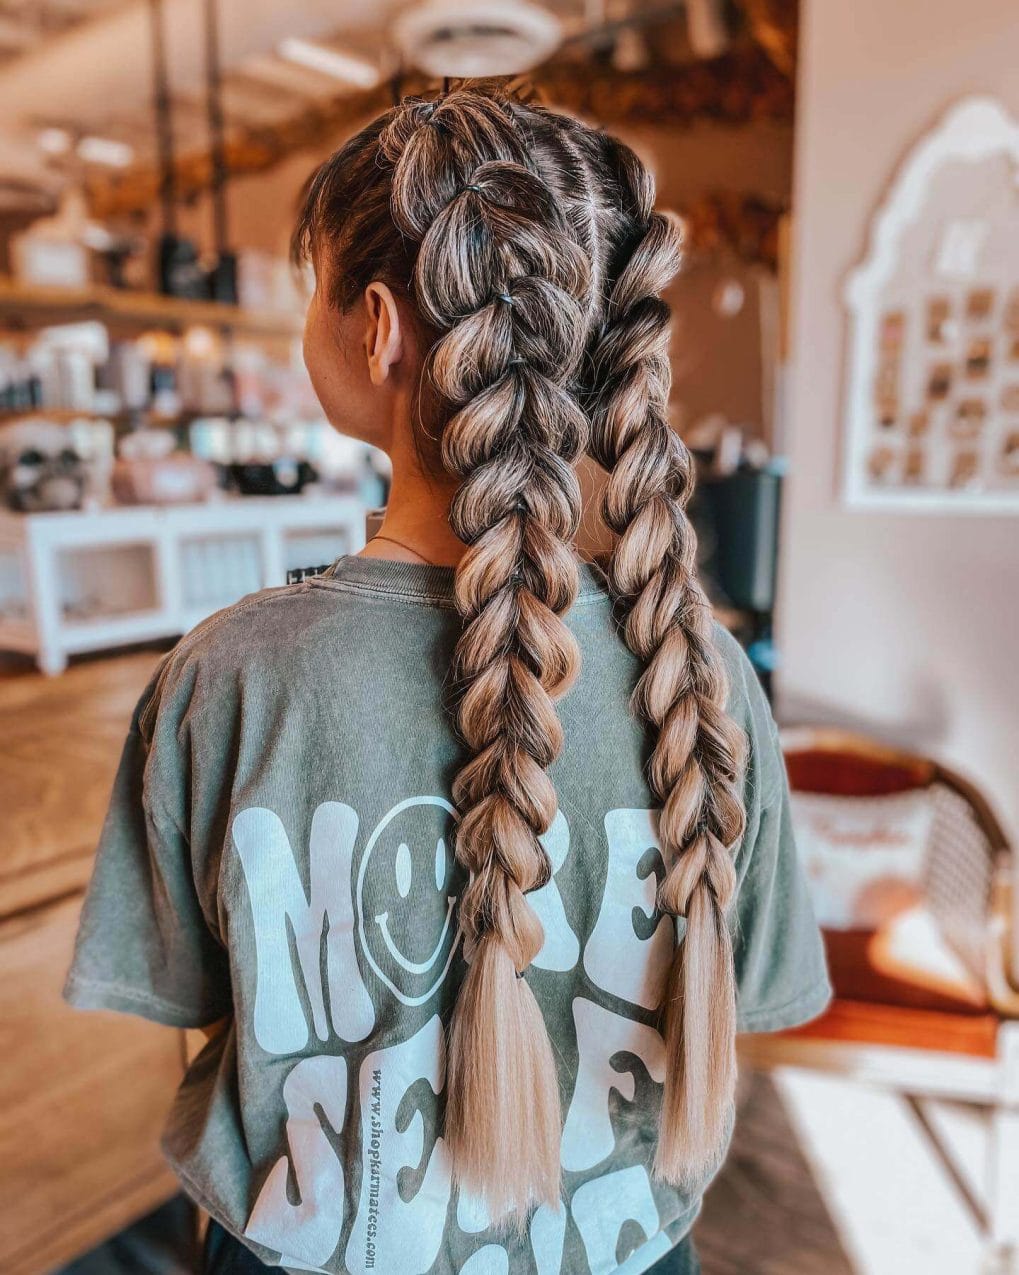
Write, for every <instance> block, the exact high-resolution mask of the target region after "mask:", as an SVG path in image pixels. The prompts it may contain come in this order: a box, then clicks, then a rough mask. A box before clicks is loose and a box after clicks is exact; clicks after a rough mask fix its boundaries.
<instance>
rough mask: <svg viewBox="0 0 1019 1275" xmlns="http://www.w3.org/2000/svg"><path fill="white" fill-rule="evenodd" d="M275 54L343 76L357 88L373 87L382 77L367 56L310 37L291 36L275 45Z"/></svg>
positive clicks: (325, 73)
mask: <svg viewBox="0 0 1019 1275" xmlns="http://www.w3.org/2000/svg"><path fill="white" fill-rule="evenodd" d="M278 52H279V55H280V57H281V58H284V59H285V60H286V61H287V62H296V63H297V64H298V65H299V66H306V67H308V68H309V70H312V71H319V72H320V73H321V74H322V75H331V76H332V77H333V79H334V80H346V81H347V83H348V84H356V85H357V87H358V88H360V89H373V88H374V87H375V86H376V85H377V84H378V82H379V80H380V79H381V78H382V76H381V74H380V72H379V68H378V67H377V66H376V65H375V63H374V62H369V61H368V59H367V58H362V57H359V56H358V55H357V54H356V53H345V52H344V51H343V50H342V49H333V48H328V47H327V46H326V45H324V44H314V43H312V41H311V40H299V39H298V38H297V37H296V36H291V37H290V38H289V39H286V40H284V41H283V43H282V44H281V45H280V46H279V50H278Z"/></svg>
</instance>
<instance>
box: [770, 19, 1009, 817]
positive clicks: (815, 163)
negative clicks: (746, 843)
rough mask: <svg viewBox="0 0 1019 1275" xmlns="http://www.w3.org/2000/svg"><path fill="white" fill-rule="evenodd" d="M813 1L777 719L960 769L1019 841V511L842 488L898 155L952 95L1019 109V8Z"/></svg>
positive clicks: (798, 176)
mask: <svg viewBox="0 0 1019 1275" xmlns="http://www.w3.org/2000/svg"><path fill="white" fill-rule="evenodd" d="M802 10H803V17H804V30H803V33H802V37H801V70H800V89H799V97H798V121H797V138H796V156H795V193H794V200H793V207H794V210H795V217H796V221H795V230H794V247H793V261H794V265H793V271H794V274H793V337H792V358H793V368H792V396H791V420H790V423H789V456H790V461H791V479H790V483H789V490H788V499H787V502H786V511H785V522H784V536H783V550H782V553H783V560H782V575H781V591H782V597H781V602H780V611H779V637H780V640H781V643H782V646H783V650H784V659H785V667H784V671H783V673H782V677H781V682H780V695H781V699H780V711H781V713H782V715H783V717H784V718H785V719H786V720H797V719H800V720H802V719H810V720H829V721H841V722H843V723H846V724H855V725H858V726H861V727H863V728H865V729H869V730H872V731H874V732H875V733H877V734H879V735H882V736H884V737H886V738H887V739H889V740H892V741H896V742H902V743H905V744H908V745H911V746H914V747H916V748H918V749H919V750H921V751H926V752H929V753H932V754H934V755H936V756H939V757H941V758H942V759H943V760H945V761H947V762H949V763H953V764H955V765H956V766H957V767H958V768H959V769H961V770H964V771H966V772H968V773H969V774H970V775H971V776H972V777H974V778H975V779H977V780H978V781H980V782H982V783H983V784H984V785H985V787H987V789H988V790H989V792H990V795H991V797H992V799H993V800H994V801H995V802H996V804H997V806H998V809H999V811H1000V812H1001V814H1002V815H1003V816H1004V818H1005V820H1006V822H1007V823H1008V824H1010V825H1011V828H1012V830H1013V831H1015V830H1016V829H1017V828H1019V775H1017V770H1019V725H1017V712H1019V518H1003V517H986V516H973V515H950V516H931V515H926V514H925V515H919V516H918V515H907V514H886V513H860V512H855V511H854V512H849V511H847V510H846V509H844V508H842V507H841V506H840V504H839V501H838V495H837V486H836V483H837V479H838V451H839V439H840V429H841V422H840V403H841V395H842V376H843V355H844V338H845V331H846V328H845V322H844V316H843V310H842V306H841V300H840V293H841V285H842V281H843V279H844V276H845V273H846V271H847V270H848V269H849V268H850V267H851V266H852V265H853V264H854V262H855V261H856V260H857V259H858V258H859V256H860V255H861V253H862V251H863V247H864V238H865V231H866V226H867V222H868V218H869V215H870V213H871V211H872V209H873V208H874V207H875V205H876V204H877V202H878V201H879V200H880V198H881V196H882V194H883V193H884V190H885V187H886V184H887V183H888V181H889V179H890V177H891V175H892V173H893V171H894V168H895V165H896V163H897V161H898V160H899V159H900V158H901V157H902V156H903V155H904V153H905V152H906V151H907V150H908V148H909V146H910V145H911V144H912V142H913V141H914V140H915V139H916V138H917V137H918V136H919V135H921V134H922V133H923V132H924V131H925V130H926V129H927V128H928V127H929V126H930V125H931V124H932V123H933V122H934V121H935V120H936V119H937V118H938V117H939V115H940V114H941V112H942V111H943V109H944V108H945V107H946V106H947V105H948V104H949V103H950V102H951V101H952V100H954V99H955V98H957V97H959V96H962V95H964V94H966V93H971V92H974V91H979V92H985V93H986V92H989V93H992V94H996V95H998V96H999V97H1000V98H1001V99H1002V100H1003V101H1004V102H1005V103H1006V105H1007V106H1008V107H1009V109H1010V110H1011V111H1012V112H1013V113H1017V114H1019V9H1017V8H1016V6H1015V3H1014V0H967V2H966V3H965V4H962V5H960V4H959V3H957V0H893V2H892V3H889V0H853V2H852V3H851V4H846V3H836V2H835V0H803V5H802ZM1017 198H1019V195H1017Z"/></svg>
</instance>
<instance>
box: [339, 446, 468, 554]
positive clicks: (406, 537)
mask: <svg viewBox="0 0 1019 1275" xmlns="http://www.w3.org/2000/svg"><path fill="white" fill-rule="evenodd" d="M391 459H392V462H393V480H392V485H391V487H390V492H389V503H388V504H387V505H386V512H385V516H384V518H383V520H382V526H381V527H380V528H379V531H378V533H377V536H378V538H377V539H374V540H370V541H369V542H368V544H367V545H366V546H365V547H364V549H363V550H362V551H361V556H362V557H365V558H387V559H389V560H390V561H396V562H426V563H430V564H431V565H432V566H437V567H455V566H456V564H457V563H458V562H459V561H460V559H461V558H462V557H463V554H464V551H465V545H464V543H463V541H462V540H459V539H457V537H456V536H455V535H454V534H453V529H452V528H451V527H450V525H449V506H450V502H451V501H452V499H453V495H454V493H455V491H456V488H457V482H456V480H455V479H452V478H445V477H442V478H435V477H432V476H430V475H427V474H424V473H422V471H421V466H420V464H419V463H418V461H417V457H416V456H412V457H406V456H401V455H399V454H394V455H392V457H391Z"/></svg>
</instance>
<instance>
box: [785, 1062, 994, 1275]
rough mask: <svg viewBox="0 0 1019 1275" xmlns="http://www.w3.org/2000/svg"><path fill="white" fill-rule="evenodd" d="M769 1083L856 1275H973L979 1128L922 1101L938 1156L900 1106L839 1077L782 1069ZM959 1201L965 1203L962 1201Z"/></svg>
mask: <svg viewBox="0 0 1019 1275" xmlns="http://www.w3.org/2000/svg"><path fill="white" fill-rule="evenodd" d="M773 1081H774V1084H775V1088H776V1090H777V1091H778V1093H779V1095H780V1097H781V1099H782V1102H783V1104H784V1106H785V1108H786V1112H787V1114H788V1116H789V1120H790V1122H791V1123H792V1125H793V1128H794V1129H795V1130H796V1133H797V1136H798V1138H799V1141H800V1143H801V1146H802V1149H803V1152H804V1154H805V1155H806V1157H807V1159H808V1160H809V1162H810V1165H811V1168H812V1170H813V1172H814V1176H815V1180H816V1182H817V1186H818V1189H819V1190H820V1192H821V1194H822V1196H823V1197H824V1200H825V1203H826V1205H827V1207H828V1209H829V1212H830V1213H831V1217H832V1221H833V1222H834V1224H835V1226H836V1228H837V1230H838V1232H839V1237H840V1239H841V1241H842V1244H843V1247H844V1248H845V1251H846V1253H847V1255H848V1256H849V1259H850V1261H851V1262H852V1263H853V1267H854V1270H855V1271H857V1272H858V1275H914V1273H915V1275H921V1273H922V1275H977V1273H978V1272H980V1271H981V1269H982V1267H981V1261H982V1258H983V1241H982V1237H981V1234H980V1227H979V1221H978V1218H977V1217H975V1216H974V1212H973V1208H972V1207H971V1203H975V1204H976V1205H977V1207H978V1208H982V1207H983V1205H984V1202H985V1199H986V1174H985V1171H984V1165H985V1161H986V1149H987V1122H986V1119H985V1118H984V1116H983V1115H982V1114H980V1113H979V1112H977V1111H976V1110H975V1109H972V1108H968V1107H965V1106H963V1105H960V1104H951V1103H942V1102H932V1101H926V1102H924V1103H923V1104H922V1108H921V1109H922V1112H923V1115H924V1117H925V1119H926V1120H927V1122H928V1123H929V1124H930V1126H931V1127H932V1128H933V1129H935V1130H936V1132H937V1135H938V1137H939V1139H941V1140H942V1141H943V1143H944V1145H945V1147H946V1149H947V1150H948V1152H949V1154H950V1156H951V1160H952V1164H953V1166H954V1172H955V1175H957V1179H958V1180H956V1178H954V1177H953V1172H952V1171H950V1170H949V1169H948V1168H947V1167H946V1166H945V1165H944V1164H943V1163H942V1162H941V1160H940V1159H939V1157H938V1156H937V1154H936V1153H935V1151H934V1149H933V1147H932V1144H931V1141H930V1138H929V1136H928V1134H927V1132H926V1131H925V1129H924V1126H923V1122H922V1121H921V1120H920V1119H919V1118H918V1116H917V1114H916V1112H915V1111H914V1110H913V1109H912V1107H911V1106H910V1104H909V1102H908V1101H907V1100H906V1099H904V1098H902V1097H901V1096H899V1095H897V1094H894V1093H888V1092H885V1091H882V1090H879V1089H875V1088H872V1087H869V1086H865V1085H861V1084H858V1083H856V1082H854V1081H851V1080H846V1079H844V1078H842V1077H837V1076H828V1075H822V1074H818V1073H816V1072H810V1071H801V1070H798V1069H793V1068H781V1069H779V1070H777V1071H775V1072H774V1074H773ZM967 1194H969V1195H970V1196H971V1201H967V1198H966V1197H967Z"/></svg>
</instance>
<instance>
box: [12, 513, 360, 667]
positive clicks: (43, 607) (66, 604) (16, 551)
mask: <svg viewBox="0 0 1019 1275" xmlns="http://www.w3.org/2000/svg"><path fill="white" fill-rule="evenodd" d="M364 519H365V508H364V505H363V504H362V502H361V501H360V500H358V499H356V498H354V497H348V496H343V497H326V496H321V497H311V496H308V497H304V496H265V497H254V496H252V497H242V498H237V499H233V500H219V501H215V502H210V503H208V504H205V505H178V506H174V507H168V508H155V507H149V506H145V507H138V508H130V507H121V508H113V509H100V510H86V511H81V512H72V513H41V514H15V513H9V512H6V511H0V564H2V567H3V570H2V572H0V582H2V588H3V598H2V599H0V601H4V602H6V604H7V606H8V607H9V608H10V609H11V610H12V611H14V612H16V613H15V614H11V615H9V616H6V617H5V616H4V614H3V611H2V609H0V650H11V651H23V652H28V653H29V654H32V655H34V656H35V657H36V662H37V663H38V665H39V667H40V668H41V669H42V670H43V671H44V672H46V673H59V672H61V671H62V670H63V669H64V668H65V667H66V665H67V659H68V656H70V655H74V654H78V653H79V652H82V651H95V650H103V649H105V648H108V647H113V646H122V645H126V644H128V643H131V642H144V641H149V640H151V639H153V638H160V637H173V636H176V635H178V634H181V633H186V632H187V631H188V630H189V629H191V628H193V627H194V625H195V624H197V623H199V622H200V621H201V620H203V619H205V617H206V616H207V615H210V614H211V613H212V612H213V611H217V610H219V609H220V608H221V607H224V606H228V605H230V603H232V602H235V601H237V599H238V598H240V597H242V596H243V595H244V594H246V593H251V592H253V591H255V590H256V589H258V588H260V587H267V586H272V585H281V584H284V583H285V582H286V572H287V569H288V568H289V567H295V566H314V565H317V564H318V562H321V561H328V560H330V559H332V558H335V557H338V556H339V555H340V554H341V553H351V552H355V551H356V550H358V549H359V548H361V546H362V545H363V544H364ZM302 544H304V545H306V546H307V550H306V552H307V556H305V557H302V553H303V552H304V551H303V550H301V549H300V548H299V546H301V545H302ZM327 549H328V550H329V552H328V553H323V551H324V550H327ZM239 553H240V555H241V557H238V554H239ZM241 558H243V569H238V568H239V566H240V563H241ZM295 558H300V559H301V560H300V561H296V560H294V559H295ZM100 595H101V597H102V605H101V608H100V609H101V614H99V613H97V614H94V615H89V614H88V613H87V606H88V602H89V600H90V599H92V598H96V597H98V596H100ZM12 602H13V603H14V606H13V607H12V606H11V603H12ZM83 611H84V612H85V613H84V614H83V613H82V612H83Z"/></svg>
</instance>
